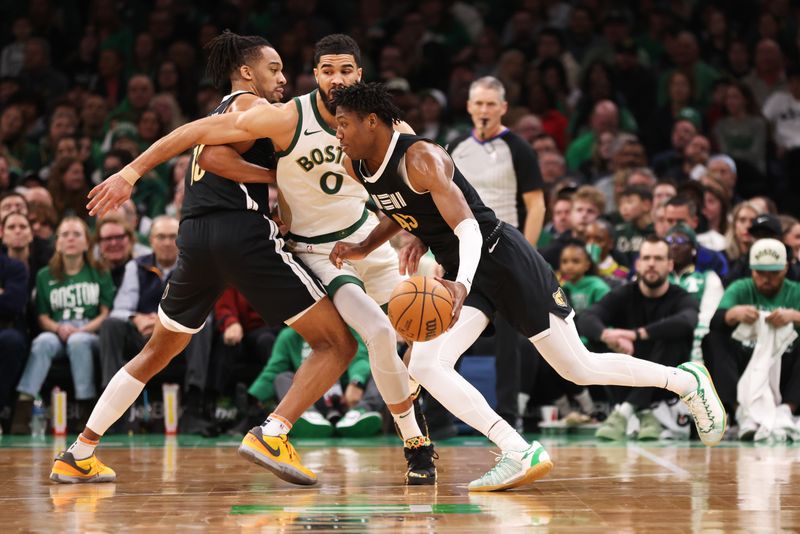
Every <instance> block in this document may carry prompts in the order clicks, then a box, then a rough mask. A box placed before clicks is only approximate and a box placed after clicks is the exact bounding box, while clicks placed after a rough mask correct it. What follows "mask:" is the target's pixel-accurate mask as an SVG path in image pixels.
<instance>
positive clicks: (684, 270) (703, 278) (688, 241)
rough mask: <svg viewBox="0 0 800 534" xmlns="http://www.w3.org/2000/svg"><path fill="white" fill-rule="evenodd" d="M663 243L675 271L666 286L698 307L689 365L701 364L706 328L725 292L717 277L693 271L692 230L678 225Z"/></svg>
mask: <svg viewBox="0 0 800 534" xmlns="http://www.w3.org/2000/svg"><path fill="white" fill-rule="evenodd" d="M664 240H665V241H666V242H667V243H668V244H669V248H670V251H671V253H672V262H673V264H674V268H673V270H672V273H671V274H670V278H669V282H670V283H671V284H675V285H677V286H680V287H681V288H683V290H684V291H686V292H687V293H689V294H690V295H692V296H693V297H694V298H695V299H696V300H697V303H698V304H699V305H700V312H699V314H698V318H697V326H696V327H695V329H694V342H693V343H692V353H691V359H692V361H703V351H702V348H701V344H702V342H703V338H704V337H705V336H706V334H708V329H709V324H711V318H712V317H713V316H714V312H715V311H717V306H718V305H719V301H720V299H721V298H722V293H723V292H724V291H725V289H724V288H723V287H722V280H720V278H719V276H718V275H717V273H715V272H714V271H705V272H700V271H698V270H697V269H696V268H695V258H696V257H697V235H696V234H695V233H694V230H692V229H691V228H689V227H688V226H687V225H685V224H683V223H681V224H677V225H675V226H673V227H672V228H670V229H669V231H667V237H665V238H664Z"/></svg>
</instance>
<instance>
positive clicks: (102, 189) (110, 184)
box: [86, 173, 133, 217]
mask: <svg viewBox="0 0 800 534" xmlns="http://www.w3.org/2000/svg"><path fill="white" fill-rule="evenodd" d="M132 192H133V186H132V185H131V184H129V183H128V182H127V181H125V179H124V178H123V177H122V176H120V175H119V173H116V174H112V175H111V176H109V177H108V178H106V179H105V180H104V181H103V182H102V183H101V184H98V185H97V186H95V188H94V189H92V190H91V191H89V199H90V200H89V203H88V204H87V205H86V209H88V210H89V215H90V216H92V217H94V216H97V217H102V216H103V215H105V214H106V213H108V212H109V211H113V210H115V209H117V208H119V207H120V206H122V204H124V203H125V202H126V201H127V200H128V199H129V198H131V193H132Z"/></svg>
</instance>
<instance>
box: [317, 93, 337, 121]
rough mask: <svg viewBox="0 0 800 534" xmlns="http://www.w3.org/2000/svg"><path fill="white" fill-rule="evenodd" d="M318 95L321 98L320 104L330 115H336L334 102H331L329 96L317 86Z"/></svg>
mask: <svg viewBox="0 0 800 534" xmlns="http://www.w3.org/2000/svg"><path fill="white" fill-rule="evenodd" d="M319 96H320V97H321V98H322V105H323V106H325V109H327V110H328V113H330V114H331V115H336V104H334V103H333V101H332V100H331V97H330V95H329V94H328V93H326V92H325V91H324V90H323V89H322V87H320V88H319Z"/></svg>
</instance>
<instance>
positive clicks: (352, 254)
mask: <svg viewBox="0 0 800 534" xmlns="http://www.w3.org/2000/svg"><path fill="white" fill-rule="evenodd" d="M366 257H367V255H366V254H365V253H364V250H363V249H362V248H361V244H360V243H346V242H344V241H339V242H338V243H336V244H335V245H334V246H333V250H332V251H331V253H330V255H329V256H328V258H329V259H330V260H331V263H332V264H334V265H335V266H336V268H337V269H341V268H342V265H344V262H345V261H347V260H363V259H364V258H366Z"/></svg>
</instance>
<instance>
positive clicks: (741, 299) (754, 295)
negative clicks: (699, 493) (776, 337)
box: [703, 238, 800, 415]
mask: <svg viewBox="0 0 800 534" xmlns="http://www.w3.org/2000/svg"><path fill="white" fill-rule="evenodd" d="M749 255H750V269H751V276H750V277H749V278H740V279H739V280H736V281H735V282H733V283H732V284H731V285H730V286H728V288H727V289H726V290H725V293H724V294H723V296H722V300H721V301H720V303H719V308H718V309H717V311H716V313H715V314H714V317H713V318H712V319H711V331H710V332H709V334H708V335H707V336H706V338H705V340H704V341H703V357H704V359H705V361H706V363H707V365H708V369H709V371H710V372H711V375H712V377H713V378H714V383H715V385H716V388H717V392H718V393H719V396H720V398H721V399H722V404H723V405H724V406H725V409H726V410H727V411H728V413H729V414H734V413H735V411H736V407H737V404H738V402H737V385H738V383H739V379H740V378H741V376H742V374H743V373H744V371H745V369H746V368H747V364H748V363H749V362H750V358H751V357H752V355H753V349H754V347H755V344H757V343H758V340H756V343H755V344H752V343H748V344H747V345H745V344H743V343H740V342H738V341H735V340H734V339H733V338H732V337H731V334H732V332H733V331H734V329H735V328H736V327H738V326H739V324H741V323H746V324H754V323H756V322H758V321H761V320H762V319H763V321H765V322H766V324H767V325H769V326H770V327H772V328H780V327H783V326H785V325H787V324H790V323H793V324H794V328H795V331H800V283H797V282H792V281H791V280H788V279H787V278H786V272H787V270H788V263H787V261H786V246H785V245H784V244H783V243H781V242H780V241H778V240H777V239H771V238H765V239H759V240H758V241H756V242H755V243H753V246H752V247H750V252H749ZM780 393H781V397H782V402H783V403H784V404H787V405H788V406H789V408H790V409H791V410H792V413H794V414H795V415H796V414H797V413H798V406H800V343H798V342H797V341H795V342H794V343H793V344H792V345H790V346H789V348H787V350H786V351H785V352H784V353H783V356H782V360H781V371H780Z"/></svg>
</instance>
